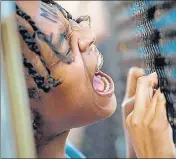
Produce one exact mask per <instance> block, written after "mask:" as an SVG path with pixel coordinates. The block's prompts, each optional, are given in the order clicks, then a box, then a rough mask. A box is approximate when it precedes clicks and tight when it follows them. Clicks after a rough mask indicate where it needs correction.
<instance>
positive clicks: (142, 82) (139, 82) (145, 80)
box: [137, 76, 148, 85]
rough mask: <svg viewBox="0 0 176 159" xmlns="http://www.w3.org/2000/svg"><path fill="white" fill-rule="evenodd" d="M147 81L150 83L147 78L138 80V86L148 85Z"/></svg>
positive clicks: (143, 77)
mask: <svg viewBox="0 0 176 159" xmlns="http://www.w3.org/2000/svg"><path fill="white" fill-rule="evenodd" d="M147 81H148V79H147V78H146V76H142V77H139V78H138V79H137V84H138V85H141V84H144V83H146V82H147Z"/></svg>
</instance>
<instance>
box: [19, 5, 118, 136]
mask: <svg viewBox="0 0 176 159" xmlns="http://www.w3.org/2000/svg"><path fill="white" fill-rule="evenodd" d="M26 3H27V2H26ZM28 3H33V2H28ZM34 3H36V2H34ZM23 4H24V2H19V3H18V5H19V6H20V7H21V8H22V9H23V10H24V11H25V12H26V13H27V14H29V15H31V17H32V19H33V20H34V21H35V23H36V25H37V26H38V27H39V28H40V29H41V30H42V32H44V33H45V34H46V35H47V36H48V37H49V38H50V40H51V42H52V44H54V45H55V47H56V48H57V49H58V50H59V51H60V52H62V53H63V55H66V53H68V50H69V49H70V51H69V54H71V56H72V57H73V61H72V63H71V64H67V63H64V62H62V61H61V60H60V59H59V58H58V57H57V56H56V55H55V54H54V53H53V51H52V50H51V49H50V48H49V47H48V45H47V44H46V43H45V42H43V41H41V40H39V39H38V38H35V40H36V43H37V45H38V47H39V49H40V51H41V54H42V57H43V59H44V61H45V62H46V64H47V67H48V68H49V70H50V71H51V75H52V76H53V77H54V78H56V79H59V80H60V81H62V84H60V85H59V86H57V87H55V88H53V89H52V90H51V91H50V92H48V93H45V92H43V91H42V90H41V91H39V95H40V99H41V100H40V101H36V100H34V99H30V104H31V107H32V108H33V109H37V110H38V111H39V112H40V114H41V115H42V118H43V122H44V123H45V128H44V129H45V131H49V132H50V131H52V133H53V131H54V132H55V133H58V132H63V131H65V130H68V129H71V128H74V127H80V126H83V125H86V124H91V123H93V122H96V121H97V120H100V119H103V118H106V117H108V116H110V115H111V114H112V113H113V112H114V111H115V109H116V98H115V95H114V84H113V81H112V79H111V78H110V77H109V76H108V75H106V74H105V73H103V72H101V71H99V68H100V67H101V66H100V65H101V64H102V62H103V61H102V58H101V55H100V53H99V51H98V49H97V48H96V47H95V45H94V44H93V43H94V42H95V34H94V33H93V32H92V30H91V28H89V25H88V23H87V22H86V21H83V22H81V23H79V24H78V23H76V22H75V21H73V20H70V21H68V20H67V19H65V18H64V17H63V15H62V13H61V12H59V11H58V10H55V9H52V10H51V8H52V7H51V6H49V5H46V4H45V3H41V4H39V3H38V4H37V5H38V9H34V8H33V9H32V7H31V9H30V6H29V5H27V6H28V8H26V9H25V5H23ZM34 10H35V11H34ZM56 15H57V16H56ZM17 19H18V23H20V24H22V25H23V26H25V27H26V28H27V30H29V31H30V32H32V31H31V27H30V26H29V25H28V24H27V23H26V22H25V21H24V20H22V19H21V18H19V17H17ZM100 27H101V26H100ZM65 34H66V36H67V38H65V37H64V36H63V35H65ZM21 46H22V51H23V53H24V54H25V56H26V57H27V58H28V59H29V60H30V61H31V62H32V64H33V66H34V67H35V68H36V70H37V72H39V73H40V74H42V75H44V76H46V71H45V70H44V68H43V67H42V63H41V61H40V60H39V58H38V56H37V55H36V54H35V53H33V52H32V53H31V52H30V51H29V49H28V47H27V46H26V45H25V43H24V42H23V40H21ZM26 79H27V85H28V88H32V87H34V86H35V83H34V82H33V79H32V78H30V77H27V78H26Z"/></svg>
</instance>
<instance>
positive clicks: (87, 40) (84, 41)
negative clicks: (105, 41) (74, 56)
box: [78, 34, 95, 53]
mask: <svg viewBox="0 0 176 159" xmlns="http://www.w3.org/2000/svg"><path fill="white" fill-rule="evenodd" d="M94 42H95V36H93V34H90V35H89V36H87V37H84V36H83V37H81V38H80V39H79V41H78V46H79V50H80V52H81V53H84V52H86V51H87V50H88V49H89V47H90V46H91V45H92V44H93V43H94Z"/></svg>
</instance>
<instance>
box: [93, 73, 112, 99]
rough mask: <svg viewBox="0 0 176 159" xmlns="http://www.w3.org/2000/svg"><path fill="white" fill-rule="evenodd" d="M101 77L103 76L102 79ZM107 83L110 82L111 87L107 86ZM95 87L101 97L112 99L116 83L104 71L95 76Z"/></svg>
mask: <svg viewBox="0 0 176 159" xmlns="http://www.w3.org/2000/svg"><path fill="white" fill-rule="evenodd" d="M99 76H101V78H100V77H99ZM103 78H105V80H106V81H104V80H103ZM106 82H108V85H109V86H107V83H106ZM93 87H94V89H95V91H96V92H97V93H98V94H99V95H101V96H109V97H111V96H112V95H113V93H114V82H113V80H112V78H111V77H110V76H108V75H107V74H105V73H104V72H102V71H99V72H98V73H96V74H95V75H94V78H93ZM107 87H108V89H107Z"/></svg>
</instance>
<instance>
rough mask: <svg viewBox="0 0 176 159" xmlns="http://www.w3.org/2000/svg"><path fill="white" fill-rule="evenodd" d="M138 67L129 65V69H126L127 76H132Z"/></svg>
mask: <svg viewBox="0 0 176 159" xmlns="http://www.w3.org/2000/svg"><path fill="white" fill-rule="evenodd" d="M138 69H139V68H138V67H135V66H133V67H131V68H130V69H129V71H128V77H131V76H133V75H134V74H135V73H136V71H137V70H138Z"/></svg>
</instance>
